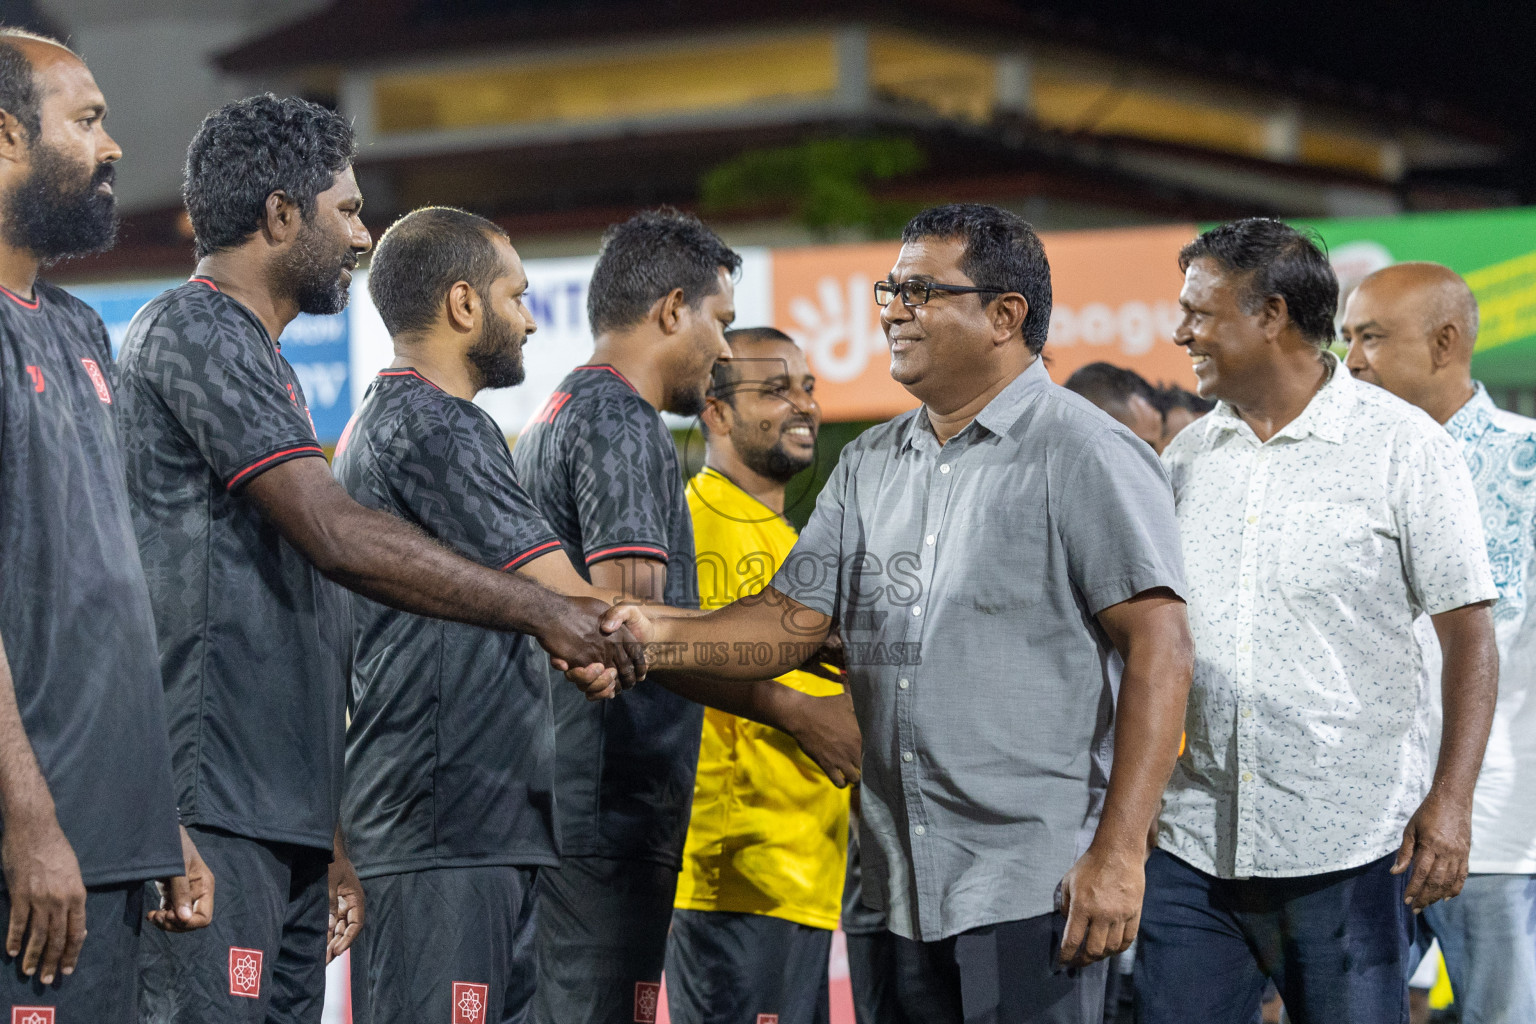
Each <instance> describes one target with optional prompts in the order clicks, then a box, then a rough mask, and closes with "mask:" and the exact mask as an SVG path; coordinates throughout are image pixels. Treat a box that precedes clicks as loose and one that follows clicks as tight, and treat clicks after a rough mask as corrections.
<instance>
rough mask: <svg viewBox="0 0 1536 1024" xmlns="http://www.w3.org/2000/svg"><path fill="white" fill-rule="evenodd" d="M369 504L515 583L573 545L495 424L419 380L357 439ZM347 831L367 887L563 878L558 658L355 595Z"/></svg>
mask: <svg viewBox="0 0 1536 1024" xmlns="http://www.w3.org/2000/svg"><path fill="white" fill-rule="evenodd" d="M333 468H334V471H335V473H336V478H337V479H338V480H340V481H341V484H342V486H343V487H345V488H346V489H347V490H348V492H350V493H351V495H352V497H354V498H356V499H357V500H358V501H359V502H360V503H361V504H363V505H366V506H368V507H369V508H375V509H379V510H380V511H383V512H388V513H390V514H391V515H395V516H398V517H400V518H401V519H404V520H405V521H406V522H409V523H412V524H414V525H415V526H417V527H418V528H420V529H421V530H422V532H424V533H426V534H427V535H428V536H430V537H432V538H433V539H434V540H436V541H438V542H439V543H441V544H443V545H444V546H445V547H448V548H451V549H452V550H454V551H456V552H458V553H459V554H461V555H463V556H464V557H465V558H468V559H470V560H472V561H475V562H478V563H480V564H481V565H485V566H488V567H490V568H492V569H499V570H502V571H504V572H511V571H513V570H516V569H517V568H518V567H519V566H522V565H526V564H528V563H529V562H531V561H533V560H534V559H536V558H538V557H540V556H541V555H547V554H552V553H558V552H559V551H560V550H561V549H560V541H559V539H558V538H557V537H556V536H555V534H554V531H552V530H551V529H550V528H549V525H548V524H547V523H545V522H544V517H543V516H541V515H539V513H538V510H537V509H535V508H534V506H533V503H532V501H531V500H530V499H529V497H528V495H527V494H526V493H524V491H523V489H522V488H521V487H520V486H518V482H517V476H516V474H515V472H514V471H513V468H512V455H511V453H510V452H509V451H508V450H507V441H506V438H505V437H503V436H502V434H501V431H500V429H498V428H497V426H496V423H495V421H494V420H492V419H491V417H490V416H489V415H487V414H486V412H485V411H484V410H482V409H481V408H479V407H478V406H476V405H475V404H474V403H473V402H466V401H464V400H463V399H461V398H455V397H454V396H453V395H450V394H448V393H447V392H446V391H442V390H440V389H439V388H438V387H437V386H436V385H434V384H432V383H431V382H430V381H428V380H427V379H426V378H425V377H422V376H421V375H419V374H418V373H417V372H416V371H415V370H410V369H397V370H385V371H384V372H383V373H381V374H379V376H378V378H377V379H376V380H375V381H374V382H373V384H372V385H370V386H369V388H368V395H367V397H366V398H365V399H364V400H363V404H362V406H361V407H359V408H358V410H357V413H356V415H354V416H353V418H352V422H351V423H349V424H348V425H347V430H346V433H345V434H343V435H342V441H341V444H340V445H338V446H337V449H336V462H335V465H334V467H333ZM352 601H353V609H354V619H355V622H356V646H355V660H354V666H353V675H352V705H351V709H352V723H351V725H350V726H349V727H348V729H347V778H346V787H345V791H344V795H343V798H342V824H343V828H344V831H345V833H346V837H347V849H348V853H349V854H350V855H351V858H352V863H353V864H354V865H355V866H356V867H357V870H358V873H359V874H360V875H362V876H363V877H365V878H366V877H369V876H372V875H383V874H393V873H396V872H401V871H420V870H425V869H428V868H443V867H466V866H472V865H494V864H503V865H506V864H515V865H520V866H532V865H541V864H545V865H553V864H557V863H559V858H558V856H557V853H558V850H557V847H556V841H555V822H554V771H555V727H554V721H553V718H552V717H551V711H550V701H549V685H550V680H549V673H548V669H547V666H548V656H547V655H545V654H544V652H543V650H542V649H541V648H540V647H539V645H538V643H537V642H536V641H535V640H533V638H531V637H529V636H526V635H524V634H522V633H501V632H496V631H494V630H489V629H479V628H476V627H474V626H466V625H463V624H461V623H457V622H447V621H445V620H443V619H432V618H426V617H424V616H421V615H412V614H410V613H409V612H402V611H398V610H396V609H394V608H387V607H385V606H384V605H381V604H378V603H376V602H374V601H370V600H368V599H367V598H365V597H361V596H359V595H353V596H352Z"/></svg>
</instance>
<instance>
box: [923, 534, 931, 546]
mask: <svg viewBox="0 0 1536 1024" xmlns="http://www.w3.org/2000/svg"><path fill="white" fill-rule="evenodd" d="M923 543H924V544H927V545H928V546H929V547H932V546H933V534H931V533H930V534H929V535H928V536H926V537H924V538H923Z"/></svg>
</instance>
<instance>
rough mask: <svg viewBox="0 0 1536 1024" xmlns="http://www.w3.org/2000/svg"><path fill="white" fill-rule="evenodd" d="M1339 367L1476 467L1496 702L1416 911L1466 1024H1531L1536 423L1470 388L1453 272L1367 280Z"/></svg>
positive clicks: (1467, 308) (1350, 309) (1354, 306)
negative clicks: (1472, 777) (1461, 824)
mask: <svg viewBox="0 0 1536 1024" xmlns="http://www.w3.org/2000/svg"><path fill="white" fill-rule="evenodd" d="M1344 338H1345V340H1346V341H1348V342H1349V357H1348V360H1347V365H1348V367H1349V369H1350V371H1351V372H1352V373H1353V374H1354V375H1355V376H1356V377H1358V378H1359V379H1361V380H1364V381H1369V382H1370V383H1372V384H1379V385H1380V386H1382V387H1384V388H1386V389H1387V390H1388V391H1391V392H1392V393H1393V394H1395V395H1397V396H1398V397H1399V398H1403V399H1406V400H1407V401H1409V402H1412V403H1413V404H1415V405H1417V406H1419V407H1420V408H1421V409H1423V410H1424V411H1425V412H1427V413H1429V414H1430V415H1431V416H1433V417H1434V418H1435V420H1437V421H1438V422H1440V423H1442V424H1444V425H1445V428H1446V430H1448V431H1449V432H1450V434H1451V436H1452V437H1453V438H1455V439H1456V441H1457V442H1458V444H1459V446H1460V448H1461V452H1462V455H1463V456H1465V457H1466V460H1467V466H1468V468H1469V469H1470V470H1471V471H1472V479H1473V484H1474V485H1475V488H1476V491H1477V503H1478V507H1479V510H1480V511H1481V513H1482V522H1483V532H1484V533H1485V534H1486V535H1487V540H1488V560H1489V562H1490V563H1491V564H1492V566H1493V577H1494V582H1495V584H1496V585H1497V586H1498V591H1499V601H1498V603H1497V604H1496V605H1494V609H1493V617H1494V629H1495V632H1496V634H1497V637H1498V644H1499V662H1500V671H1499V699H1498V705H1497V708H1496V710H1495V712H1494V719H1493V731H1492V734H1491V735H1490V736H1489V739H1488V750H1487V753H1486V754H1485V755H1484V757H1483V768H1482V772H1481V773H1480V774H1479V776H1478V780H1477V789H1476V791H1475V793H1474V795H1473V801H1472V852H1471V857H1470V859H1469V868H1470V873H1469V874H1468V876H1467V882H1466V885H1465V887H1464V888H1463V889H1462V892H1461V895H1460V897H1458V898H1457V899H1455V900H1448V901H1442V902H1440V903H1436V904H1434V905H1432V906H1430V907H1427V908H1425V911H1424V917H1423V919H1424V921H1425V922H1426V923H1427V924H1428V925H1429V928H1430V929H1431V930H1432V931H1433V932H1434V934H1435V937H1436V938H1438V939H1439V940H1440V947H1441V949H1442V951H1443V952H1444V953H1445V962H1446V968H1447V971H1448V972H1449V974H1450V977H1451V987H1452V988H1453V989H1454V990H1455V992H1456V1002H1457V1005H1458V1006H1459V1007H1460V1008H1461V1019H1462V1020H1466V1021H1481V1022H1489V1024H1496V1022H1506V1021H1507V1022H1515V1021H1533V1020H1536V800H1532V799H1531V796H1530V786H1531V783H1532V781H1536V615H1532V613H1531V606H1532V603H1531V600H1530V594H1529V586H1530V581H1531V580H1532V579H1533V577H1536V420H1532V419H1527V418H1526V417H1524V416H1516V415H1514V414H1512V413H1507V412H1504V411H1503V410H1501V409H1498V408H1497V407H1495V406H1494V404H1493V401H1492V400H1491V399H1490V398H1489V397H1488V392H1487V390H1485V389H1484V387H1483V385H1482V384H1480V383H1478V382H1477V381H1474V380H1473V379H1472V349H1473V347H1474V345H1475V344H1476V341H1477V301H1476V299H1474V298H1473V296H1472V291H1471V289H1470V288H1468V287H1467V283H1466V282H1465V281H1463V280H1462V279H1461V278H1460V277H1459V276H1458V275H1457V274H1456V273H1455V272H1454V271H1452V270H1449V269H1447V268H1446V267H1442V266H1440V265H1439V264H1437V263H1400V264H1397V265H1396V266H1392V267H1387V268H1386V269H1385V270H1380V271H1377V272H1376V273H1375V274H1372V275H1371V276H1370V277H1368V278H1366V279H1365V281H1364V282H1363V283H1361V285H1360V287H1359V288H1358V289H1356V290H1355V293H1354V295H1352V296H1351V297H1350V300H1349V304H1348V306H1347V307H1346V309H1345V314H1344Z"/></svg>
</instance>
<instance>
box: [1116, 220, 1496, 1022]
mask: <svg viewBox="0 0 1536 1024" xmlns="http://www.w3.org/2000/svg"><path fill="white" fill-rule="evenodd" d="M1179 265H1180V267H1181V268H1182V269H1183V270H1184V273H1185V278H1184V288H1183V291H1182V292H1181V293H1180V296H1179V301H1180V304H1181V306H1182V307H1183V310H1184V317H1183V320H1182V322H1181V323H1180V325H1179V327H1178V329H1177V331H1176V332H1175V334H1174V340H1175V341H1176V342H1177V343H1178V344H1180V345H1182V346H1184V347H1185V348H1186V349H1188V351H1189V353H1190V357H1191V359H1192V360H1193V362H1194V370H1195V375H1196V377H1197V378H1198V379H1199V381H1200V394H1201V395H1202V396H1204V397H1207V398H1215V399H1219V400H1220V404H1219V405H1218V406H1217V408H1216V410H1215V411H1214V412H1212V413H1211V414H1210V415H1209V416H1208V417H1206V419H1205V420H1204V421H1202V422H1201V423H1199V424H1197V425H1195V426H1193V427H1191V428H1190V429H1188V430H1186V431H1184V432H1183V433H1182V434H1180V435H1179V436H1178V438H1176V439H1175V440H1174V442H1173V443H1172V444H1171V445H1170V446H1169V447H1168V450H1167V451H1166V452H1165V453H1164V455H1163V460H1164V465H1165V466H1166V467H1167V469H1168V472H1169V476H1170V479H1171V482H1172V484H1173V489H1174V500H1175V507H1176V509H1177V514H1178V520H1179V532H1180V537H1181V540H1182V544H1183V548H1184V559H1185V562H1186V564H1187V566H1188V576H1189V583H1188V585H1189V590H1190V605H1189V611H1190V626H1191V630H1192V631H1193V633H1194V638H1195V657H1196V662H1195V678H1194V685H1193V688H1192V689H1191V691H1190V700H1189V709H1188V713H1187V715H1186V720H1185V729H1186V731H1187V733H1188V736H1189V743H1188V749H1187V750H1186V752H1185V753H1184V755H1183V756H1182V757H1181V758H1180V759H1179V764H1178V767H1177V768H1176V769H1175V771H1174V774H1173V779H1172V781H1171V782H1170V783H1169V786H1168V790H1167V794H1166V802H1165V805H1164V808H1163V814H1162V818H1161V822H1160V826H1159V832H1158V845H1159V847H1160V849H1158V850H1157V851H1155V852H1154V853H1153V854H1152V856H1151V859H1150V860H1149V861H1148V863H1147V897H1146V903H1145V907H1144V909H1143V915H1142V930H1141V941H1140V949H1139V952H1138V957H1137V964H1136V985H1137V992H1136V1001H1137V1010H1138V1019H1139V1020H1140V1021H1142V1022H1143V1024H1189V1022H1191V1021H1219V1022H1228V1021H1231V1022H1241V1021H1246V1020H1249V1019H1251V1018H1252V1017H1253V1016H1255V1014H1256V1012H1257V1009H1258V1005H1259V997H1260V994H1261V990H1262V987H1263V984H1264V978H1265V976H1268V977H1270V978H1272V979H1273V980H1274V982H1275V984H1276V986H1277V987H1278V988H1279V990H1280V994H1281V996H1282V997H1283V998H1284V1000H1285V1005H1286V1010H1287V1012H1288V1013H1289V1014H1290V1017H1291V1019H1292V1020H1293V1021H1294V1022H1295V1024H1334V1022H1342V1021H1350V1022H1371V1024H1386V1022H1393V1021H1401V1022H1403V1024H1406V1022H1407V1020H1408V1007H1407V998H1408V994H1407V976H1406V973H1405V969H1406V966H1407V961H1408V958H1409V949H1410V936H1411V932H1412V918H1411V916H1410V915H1409V913H1408V910H1409V908H1410V907H1411V908H1412V909H1413V910H1415V911H1417V910H1421V909H1423V908H1424V907H1425V906H1428V905H1429V904H1431V903H1433V902H1435V901H1436V900H1439V899H1443V898H1445V897H1447V896H1453V895H1455V894H1456V892H1458V891H1459V890H1460V888H1461V885H1462V882H1463V880H1464V879H1465V877H1466V871H1467V849H1468V845H1469V843H1470V835H1471V815H1472V792H1473V786H1474V784H1475V782H1476V779H1477V772H1478V767H1479V765H1480V764H1481V762H1482V757H1483V746H1484V743H1485V742H1486V740H1487V738H1488V729H1489V723H1490V721H1491V718H1492V715H1493V704H1494V697H1495V695H1496V693H1497V686H1498V653H1497V650H1496V648H1495V645H1494V629H1493V616H1492V613H1491V611H1490V610H1489V602H1491V601H1492V600H1493V599H1494V598H1495V597H1496V596H1497V592H1496V590H1495V589H1494V585H1493V578H1492V575H1491V573H1490V571H1489V566H1488V555H1487V552H1486V550H1485V549H1484V546H1483V535H1482V529H1481V527H1480V525H1479V522H1478V510H1477V503H1476V500H1475V499H1474V497H1473V492H1472V482H1471V479H1470V477H1469V475H1468V473H1467V468H1466V465H1465V464H1464V463H1463V462H1462V460H1461V457H1460V455H1459V453H1458V452H1457V451H1456V447H1455V445H1454V444H1453V443H1452V441H1451V439H1450V438H1449V437H1448V436H1447V435H1446V433H1445V431H1444V430H1441V429H1440V428H1439V427H1438V426H1437V425H1436V424H1435V423H1434V421H1432V420H1431V419H1430V418H1429V417H1428V416H1426V415H1425V414H1424V413H1423V412H1421V411H1420V410H1418V409H1415V408H1413V407H1412V406H1411V405H1409V404H1408V403H1406V402H1403V401H1402V400H1400V399H1398V398H1395V397H1393V396H1392V395H1390V394H1388V393H1387V392H1385V391H1383V390H1381V389H1380V388H1373V387H1370V386H1368V385H1365V384H1362V383H1360V382H1358V381H1356V380H1355V379H1354V378H1352V377H1351V376H1350V375H1349V374H1348V373H1347V372H1344V371H1343V369H1342V368H1341V367H1340V366H1339V362H1338V360H1337V359H1336V358H1335V357H1334V356H1333V355H1332V354H1330V353H1329V352H1328V351H1327V344H1328V342H1329V341H1331V340H1332V336H1333V314H1334V310H1335V308H1336V305H1337V302H1338V282H1337V280H1336V278H1335V277H1334V275H1333V271H1332V269H1331V268H1330V267H1329V265H1328V260H1327V257H1325V256H1324V255H1323V253H1322V252H1321V250H1320V249H1319V248H1318V247H1317V246H1316V245H1315V244H1314V243H1313V242H1312V241H1311V240H1310V239H1309V238H1307V237H1306V236H1304V235H1302V234H1300V233H1298V232H1297V231H1295V230H1294V229H1292V228H1290V227H1287V226H1286V225H1284V224H1282V223H1280V222H1278V221H1274V220H1267V219H1261V218H1254V219H1249V220H1242V221H1237V222H1234V223H1232V224H1227V225H1223V226H1222V227H1219V228H1216V229H1214V230H1212V231H1208V232H1206V233H1205V234H1204V235H1201V236H1200V237H1199V238H1197V239H1196V240H1195V241H1193V242H1191V243H1190V244H1189V245H1187V246H1185V248H1184V250H1183V252H1181V253H1180V257H1179ZM1421 613H1427V614H1428V615H1429V616H1430V617H1431V621H1432V622H1433V624H1434V628H1435V631H1436V633H1437V634H1438V635H1439V637H1440V643H1441V646H1442V647H1443V649H1444V651H1445V665H1444V670H1443V676H1442V681H1441V685H1442V689H1443V692H1444V708H1445V728H1444V737H1443V740H1442V743H1441V748H1440V759H1439V763H1438V767H1437V768H1436V769H1435V771H1434V779H1433V784H1430V765H1431V763H1432V759H1431V757H1430V752H1429V750H1428V744H1427V742H1426V735H1427V731H1428V712H1429V710H1430V708H1431V707H1432V702H1431V700H1430V697H1429V695H1428V693H1426V692H1425V687H1424V686H1423V685H1422V682H1421V679H1422V663H1421V655H1420V649H1419V645H1418V643H1417V642H1416V641H1415V639H1414V634H1413V622H1414V619H1415V618H1417V617H1418V616H1419V615H1420V614H1421ZM1394 851H1396V856H1395V857H1394Z"/></svg>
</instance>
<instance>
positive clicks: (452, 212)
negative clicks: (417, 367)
mask: <svg viewBox="0 0 1536 1024" xmlns="http://www.w3.org/2000/svg"><path fill="white" fill-rule="evenodd" d="M498 237H500V238H506V237H507V233H506V232H505V231H503V230H501V228H499V227H497V226H496V225H495V224H492V223H491V222H490V221H488V220H486V219H485V218H484V217H479V216H476V215H475V214H473V213H467V212H465V211H464V210H458V209H455V208H453V207H451V206H427V207H423V208H422V209H420V210H412V211H411V212H410V213H408V214H406V215H405V216H403V217H401V218H400V219H399V220H397V221H395V222H394V223H393V224H391V225H390V226H389V230H388V231H386V232H384V236H383V237H382V238H380V239H379V244H378V245H377V246H375V247H374V250H373V262H372V263H371V264H369V267H368V294H369V295H371V296H372V297H373V304H374V305H375V306H377V307H378V310H379V316H380V317H382V318H383V320H384V327H385V329H386V330H388V331H389V333H390V336H391V337H393V336H395V335H397V334H402V333H405V332H408V331H422V330H426V329H427V328H428V327H431V326H432V324H433V323H434V322H435V321H436V320H437V315H438V313H439V312H441V310H442V308H443V296H444V295H446V294H448V289H450V288H452V287H453V286H454V285H455V284H457V283H458V282H460V281H466V282H468V283H469V286H470V287H471V288H473V289H474V290H475V291H477V292H479V293H480V295H481V296H482V297H484V296H485V295H486V293H487V292H488V291H489V290H490V287H491V282H492V281H495V280H496V278H497V277H499V276H500V275H501V258H500V257H499V256H498V255H497V254H496V244H495V239H496V238H498Z"/></svg>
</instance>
